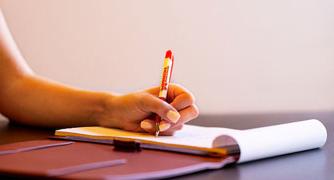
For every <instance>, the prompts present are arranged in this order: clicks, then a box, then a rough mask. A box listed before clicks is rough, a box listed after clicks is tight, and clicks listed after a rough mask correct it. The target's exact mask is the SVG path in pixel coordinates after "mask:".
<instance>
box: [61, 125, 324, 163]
mask: <svg viewBox="0 0 334 180" xmlns="http://www.w3.org/2000/svg"><path fill="white" fill-rule="evenodd" d="M55 135H56V136H58V137H66V138H69V139H73V140H75V139H76V140H84V141H92V142H102V141H104V142H105V141H111V142H112V141H113V140H124V141H133V140H135V141H137V142H140V143H141V146H142V147H143V148H150V149H160V150H169V151H180V152H185V153H194V154H208V155H216V156H217V155H222V156H225V155H230V154H231V153H240V154H239V159H238V162H239V163H240V162H246V161H251V160H256V159H261V158H267V157H272V156H277V155H282V154H288V153H293V152H298V151H304V150H309V149H314V148H319V147H322V146H323V145H324V144H325V142H326V138H327V132H326V128H325V127H324V125H323V124H322V123H321V122H320V121H318V120H314V119H313V120H305V121H299V122H293V123H288V124H281V125H275V126H268V127H261V128H255V129H248V130H235V129H227V128H219V127H201V126H194V125H185V126H184V128H183V129H182V130H180V131H178V132H176V133H175V134H174V135H173V136H159V137H155V136H153V135H149V134H145V133H134V132H128V131H123V130H119V129H112V128H104V127H78V128H67V129H60V130H57V131H56V133H55Z"/></svg>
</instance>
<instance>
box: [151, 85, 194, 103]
mask: <svg viewBox="0 0 334 180" xmlns="http://www.w3.org/2000/svg"><path fill="white" fill-rule="evenodd" d="M159 90H160V88H159V87H153V88H150V89H146V90H145V91H146V92H148V93H150V94H153V95H155V96H158V94H159ZM183 94H185V97H183V98H185V99H186V100H191V101H192V103H191V102H190V103H188V104H189V105H190V104H193V103H194V102H195V98H194V96H193V94H192V93H191V92H190V91H188V90H187V89H186V88H184V87H183V86H181V85H179V84H175V83H170V84H169V88H168V97H167V101H168V102H172V101H173V100H174V99H175V98H176V97H178V96H181V95H183ZM181 100H182V99H181ZM186 106H187V105H185V106H184V107H186ZM184 107H183V108H184Z"/></svg>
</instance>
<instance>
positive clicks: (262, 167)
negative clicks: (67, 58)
mask: <svg viewBox="0 0 334 180" xmlns="http://www.w3.org/2000/svg"><path fill="white" fill-rule="evenodd" d="M313 118H315V119H319V120H321V121H322V122H323V123H324V124H325V126H326V127H327V132H328V139H327V143H326V145H325V146H324V147H323V148H322V149H319V150H311V151H305V152H301V153H295V154H292V155H284V156H280V157H275V158H269V159H264V160H258V161H253V162H249V163H244V164H239V165H236V166H231V167H228V168H224V169H221V170H211V171H204V172H199V173H195V174H191V175H186V176H182V177H179V178H176V179H189V180H190V179H191V180H193V179H199V180H202V179H228V180H231V179H240V180H246V179H247V180H248V179H250V180H253V179H254V180H255V179H256V180H271V179H279V180H283V179H284V180H289V179H300V180H305V179H307V180H309V179H314V180H322V179H328V180H329V179H331V180H332V179H334V112H316V113H310V112H307V113H276V114H243V115H238V114H236V115H201V116H200V117H198V118H197V119H195V120H193V121H192V122H191V123H190V124H195V125H205V126H220V127H227V128H235V129H249V128H255V127H261V126H269V125H275V124H281V123H288V122H293V121H299V120H306V119H313ZM53 132H54V130H53V129H36V128H31V127H23V126H17V125H9V123H8V122H7V121H4V120H0V144H5V143H11V142H18V141H24V140H35V139H42V138H47V137H48V136H49V135H52V134H53Z"/></svg>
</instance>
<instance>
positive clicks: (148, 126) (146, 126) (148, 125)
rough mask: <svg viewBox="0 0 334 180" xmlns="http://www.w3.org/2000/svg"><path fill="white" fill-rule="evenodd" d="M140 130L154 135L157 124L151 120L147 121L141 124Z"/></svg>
mask: <svg viewBox="0 0 334 180" xmlns="http://www.w3.org/2000/svg"><path fill="white" fill-rule="evenodd" d="M140 128H141V129H143V130H145V131H146V132H148V133H150V134H153V133H154V132H155V129H156V128H155V122H154V121H153V120H150V119H145V120H143V121H142V122H140Z"/></svg>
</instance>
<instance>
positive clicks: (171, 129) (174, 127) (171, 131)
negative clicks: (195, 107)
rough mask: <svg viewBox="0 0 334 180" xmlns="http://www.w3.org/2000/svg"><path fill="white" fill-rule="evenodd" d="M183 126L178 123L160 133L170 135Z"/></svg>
mask: <svg viewBox="0 0 334 180" xmlns="http://www.w3.org/2000/svg"><path fill="white" fill-rule="evenodd" d="M182 128H183V124H178V125H176V126H173V127H172V128H169V129H168V130H166V131H164V132H162V133H161V135H162V136H172V135H174V133H175V132H176V131H179V130H181V129H182Z"/></svg>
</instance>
